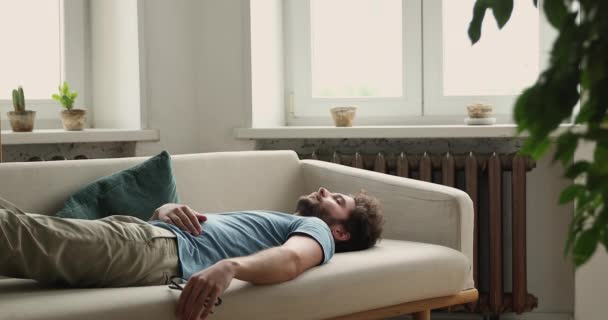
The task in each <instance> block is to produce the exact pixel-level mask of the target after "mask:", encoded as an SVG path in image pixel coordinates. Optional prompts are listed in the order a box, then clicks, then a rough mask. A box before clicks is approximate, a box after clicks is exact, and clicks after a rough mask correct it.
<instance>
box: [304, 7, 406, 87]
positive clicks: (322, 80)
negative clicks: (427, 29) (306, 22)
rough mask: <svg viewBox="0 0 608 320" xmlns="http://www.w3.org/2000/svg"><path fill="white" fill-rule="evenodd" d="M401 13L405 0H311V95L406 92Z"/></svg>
mask: <svg viewBox="0 0 608 320" xmlns="http://www.w3.org/2000/svg"><path fill="white" fill-rule="evenodd" d="M401 17H402V10H401V0H311V46H312V94H313V96H314V97H400V96H402V87H403V86H402V81H403V54H402V52H403V51H402V50H403V49H402V27H401V26H402V19H401Z"/></svg>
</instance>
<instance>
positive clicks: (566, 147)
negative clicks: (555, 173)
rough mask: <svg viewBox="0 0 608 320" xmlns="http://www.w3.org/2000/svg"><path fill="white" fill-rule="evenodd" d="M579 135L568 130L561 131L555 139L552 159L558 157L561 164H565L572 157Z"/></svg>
mask: <svg viewBox="0 0 608 320" xmlns="http://www.w3.org/2000/svg"><path fill="white" fill-rule="evenodd" d="M578 138H579V135H577V134H575V133H573V132H571V131H568V132H565V133H562V134H561V135H560V136H559V137H558V138H557V141H556V144H557V149H556V150H555V154H554V156H553V159H554V160H557V159H560V160H561V162H562V164H563V165H566V164H568V163H570V162H571V161H572V158H574V152H575V151H576V147H577V146H578Z"/></svg>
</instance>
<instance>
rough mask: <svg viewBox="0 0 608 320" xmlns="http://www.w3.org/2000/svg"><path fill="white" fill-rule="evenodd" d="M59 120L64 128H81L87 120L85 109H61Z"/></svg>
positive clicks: (70, 129) (74, 129)
mask: <svg viewBox="0 0 608 320" xmlns="http://www.w3.org/2000/svg"><path fill="white" fill-rule="evenodd" d="M61 122H62V123H63V128H64V129H65V130H68V131H78V130H82V129H84V125H85V123H86V122H87V111H86V110H83V109H72V110H63V111H61Z"/></svg>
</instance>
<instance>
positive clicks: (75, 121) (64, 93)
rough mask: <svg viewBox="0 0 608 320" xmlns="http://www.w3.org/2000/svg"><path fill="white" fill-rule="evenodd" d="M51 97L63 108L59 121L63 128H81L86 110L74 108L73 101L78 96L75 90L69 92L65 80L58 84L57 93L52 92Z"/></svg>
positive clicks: (72, 129) (85, 117) (84, 121)
mask: <svg viewBox="0 0 608 320" xmlns="http://www.w3.org/2000/svg"><path fill="white" fill-rule="evenodd" d="M52 97H53V99H54V100H57V101H59V103H61V105H62V106H63V107H64V108H65V110H62V111H61V122H62V123H63V128H64V129H65V130H69V131H75V130H82V129H83V128H84V124H85V123H86V121H87V111H86V110H84V109H74V101H76V97H78V93H77V92H76V91H72V92H70V87H69V86H68V83H67V82H65V81H64V82H63V84H62V85H60V86H59V93H58V94H57V93H56V94H53V96H52Z"/></svg>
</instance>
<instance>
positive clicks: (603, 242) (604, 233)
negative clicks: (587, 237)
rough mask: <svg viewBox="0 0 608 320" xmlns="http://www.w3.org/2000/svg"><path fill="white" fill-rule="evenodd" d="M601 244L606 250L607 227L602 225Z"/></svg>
mask: <svg viewBox="0 0 608 320" xmlns="http://www.w3.org/2000/svg"><path fill="white" fill-rule="evenodd" d="M602 244H603V245H604V249H606V251H607V252H608V228H607V227H604V230H603V231H602Z"/></svg>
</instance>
